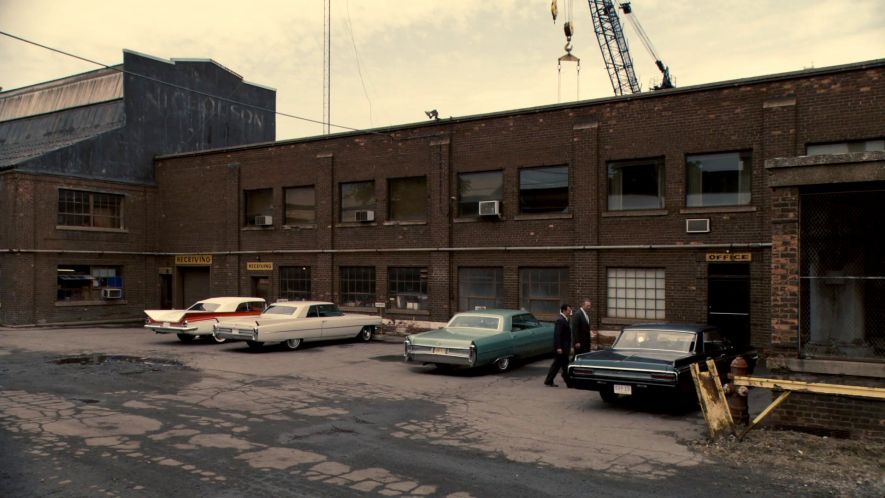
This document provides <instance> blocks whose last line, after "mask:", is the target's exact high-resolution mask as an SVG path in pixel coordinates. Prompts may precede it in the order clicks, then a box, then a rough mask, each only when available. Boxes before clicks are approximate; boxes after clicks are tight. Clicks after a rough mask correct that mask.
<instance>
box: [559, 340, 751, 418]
mask: <svg viewBox="0 0 885 498" xmlns="http://www.w3.org/2000/svg"><path fill="white" fill-rule="evenodd" d="M741 354H744V355H745V359H746V360H747V363H748V364H749V366H750V369H751V371H752V368H753V367H754V366H755V364H756V354H755V353H754V352H752V351H746V350H741V349H739V348H736V347H734V346H733V345H732V344H731V343H730V342H729V341H728V340H727V339H725V338H724V337H722V335H721V334H720V332H719V330H718V329H717V328H716V327H713V326H710V325H686V324H674V323H660V324H647V325H631V326H628V327H625V328H624V329H623V330H622V331H621V333H620V335H619V336H618V338H617V340H615V343H614V345H613V346H612V348H611V349H609V350H605V351H594V352H590V353H584V354H580V355H578V356H576V357H575V359H574V361H573V362H572V363H571V364H570V365H569V366H568V373H569V377H570V379H571V381H570V382H569V387H572V388H575V389H586V390H590V391H599V395H600V396H601V397H602V399H603V400H604V401H606V402H612V401H614V400H616V399H617V398H618V397H620V396H635V395H640V394H650V393H664V394H666V395H667V396H668V397H670V396H672V397H673V398H675V400H694V399H696V394H695V388H694V384H693V382H692V380H691V371H690V365H691V364H692V363H701V364H702V365H704V367H703V369H704V370H706V366H705V365H706V361H707V360H708V359H711V358H712V359H714V360H715V361H716V368H717V369H718V371H719V374H720V375H722V376H725V375H726V373H727V372H728V369H729V365H730V364H731V361H732V360H733V359H734V358H735V357H737V356H738V355H741Z"/></svg>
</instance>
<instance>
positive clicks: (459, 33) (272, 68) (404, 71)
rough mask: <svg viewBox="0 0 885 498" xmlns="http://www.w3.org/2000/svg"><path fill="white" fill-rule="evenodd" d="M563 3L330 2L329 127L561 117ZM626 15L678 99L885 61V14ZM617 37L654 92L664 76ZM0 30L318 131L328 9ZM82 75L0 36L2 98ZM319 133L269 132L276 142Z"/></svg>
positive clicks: (194, 13) (846, 10)
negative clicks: (554, 111)
mask: <svg viewBox="0 0 885 498" xmlns="http://www.w3.org/2000/svg"><path fill="white" fill-rule="evenodd" d="M558 4H559V11H560V19H559V20H558V21H557V23H556V24H555V25H554V24H553V21H552V19H551V16H550V0H485V1H482V0H397V1H393V0H332V81H331V84H332V104H331V113H332V123H333V124H337V125H343V126H346V127H349V128H358V129H363V128H371V127H379V126H385V125H390V124H403V123H413V122H417V121H423V120H425V119H427V118H426V117H425V115H424V111H426V110H430V109H438V110H439V114H440V117H449V116H466V115H471V114H480V113H485V112H494V111H501V110H506V109H518V108H523V107H532V106H537V105H545V104H552V103H556V102H557V71H556V59H557V58H558V57H559V56H560V55H563V53H564V50H563V45H564V43H565V38H564V35H563V32H562V22H563V18H562V15H563V13H564V12H565V10H566V8H567V4H568V0H558ZM632 4H633V11H634V13H635V15H636V16H637V18H638V19H639V21H640V22H641V23H642V25H643V27H644V28H645V31H646V33H647V34H648V36H649V38H650V39H651V40H652V43H654V46H655V48H656V49H657V51H658V53H659V55H660V56H661V58H662V59H663V61H664V62H665V63H666V64H667V65H668V66H669V67H670V71H671V73H672V75H673V77H674V81H675V83H676V85H677V86H689V85H697V84H703V83H710V82H715V81H723V80H729V79H735V78H743V77H749V76H758V75H764V74H772V73H779V72H786V71H794V70H799V69H803V68H809V67H824V66H832V65H838V64H845V63H849V62H857V61H864V60H870V59H877V58H882V57H885V1H883V0H852V1H846V0H840V1H835V0H829V1H826V0H743V1H737V0H731V1H728V0H704V1H700V0H698V1H678V0H633V2H632ZM572 5H573V7H572V10H573V14H572V15H573V22H574V24H575V28H576V32H575V37H574V39H573V44H574V51H573V52H574V54H575V55H577V56H578V57H580V58H581V59H582V64H581V73H580V98H581V99H591V98H599V97H608V96H611V95H613V92H612V88H611V84H610V83H609V80H608V77H607V74H606V71H605V67H604V65H603V62H602V58H601V56H600V51H599V47H598V45H597V44H596V38H595V36H594V34H593V28H592V22H591V19H590V9H589V7H588V5H587V2H586V1H585V0H574V1H573V4H572ZM624 24H625V33H626V36H627V39H628V43H629V44H630V51H631V54H632V55H633V60H634V64H635V66H636V71H637V74H638V76H639V81H640V83H641V84H642V86H643V88H644V89H645V88H648V87H649V86H650V84H651V83H653V82H654V81H655V80H658V79H659V73H658V71H657V69H656V68H655V67H654V61H653V59H652V58H651V57H650V56H649V54H648V53H647V51H646V50H645V48H644V47H643V45H642V44H641V42H640V41H639V38H638V36H637V35H636V34H635V33H634V32H633V31H632V29H631V27H630V26H629V25H628V23H627V22H626V21H624ZM0 31H4V32H8V33H11V34H14V35H17V36H21V37H23V38H27V39H30V40H33V41H36V42H39V43H41V44H44V45H48V46H51V47H55V48H59V49H62V50H65V51H68V52H71V53H74V54H77V55H80V56H83V57H86V58H89V59H92V60H96V61H99V62H102V63H105V64H109V65H113V64H118V63H120V62H122V59H123V54H122V50H123V49H124V48H125V49H130V50H134V51H137V52H142V53H145V54H149V55H152V56H156V57H160V58H164V59H172V58H206V59H214V60H215V61H217V62H218V63H220V64H222V65H224V66H225V67H227V68H229V69H231V70H232V71H234V72H236V73H238V74H240V75H242V76H243V77H244V79H245V80H246V81H249V82H253V83H258V84H261V85H264V86H269V87H272V88H275V89H276V90H277V110H278V111H281V112H285V113H288V114H294V115H297V116H303V117H306V118H311V119H314V120H317V121H321V120H322V117H323V109H322V95H323V92H322V90H323V0H254V1H252V2H242V1H236V2H234V1H228V0H213V1H197V0H191V1H187V0H184V1H183V0H177V1H168V0H153V1H149V2H147V1H138V2H136V1H131V0H114V1H109V0H77V1H53V0H0ZM357 54H358V56H357ZM92 69H96V67H95V66H94V65H91V64H88V63H85V62H82V61H77V60H74V59H71V58H68V57H65V56H62V55H59V54H55V53H52V52H49V51H47V50H45V49H41V48H38V47H34V46H31V45H27V44H24V43H22V42H20V41H16V40H13V39H11V38H8V37H5V36H0V86H2V87H3V88H4V89H6V90H11V89H13V88H18V87H21V86H26V85H30V84H34V83H40V82H43V81H47V80H51V79H55V78H59V77H63V76H67V75H71V74H76V73H81V72H85V71H89V70H92ZM360 73H361V74H362V78H361V76H360ZM364 88H365V89H364ZM576 97H577V77H576V72H575V68H574V66H573V65H572V66H566V67H564V68H563V71H562V100H564V101H565V100H574V99H575V98H576ZM338 130H339V131H340V129H338ZM322 131H323V128H322V125H320V124H316V123H310V122H306V121H300V120H298V119H293V118H288V117H283V116H279V117H278V118H277V139H278V140H284V139H288V138H297V137H305V136H313V135H319V134H321V133H322ZM334 131H336V128H334V127H333V132H334Z"/></svg>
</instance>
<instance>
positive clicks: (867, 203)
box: [799, 190, 885, 361]
mask: <svg viewBox="0 0 885 498" xmlns="http://www.w3.org/2000/svg"><path fill="white" fill-rule="evenodd" d="M800 210H801V220H800V251H801V253H800V257H801V272H802V273H801V289H800V296H801V309H800V318H801V319H800V329H799V330H800V341H801V345H800V346H801V349H802V354H803V356H804V357H839V358H844V359H859V360H861V359H862V360H871V359H876V360H882V361H885V229H883V228H882V226H881V223H882V220H881V218H880V217H882V216H885V190H861V191H852V192H805V193H802V195H801V197H800Z"/></svg>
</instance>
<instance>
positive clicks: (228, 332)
mask: <svg viewBox="0 0 885 498" xmlns="http://www.w3.org/2000/svg"><path fill="white" fill-rule="evenodd" d="M245 331H247V329H231V328H226V327H225V328H221V327H218V328H216V329H215V336H216V337H220V338H222V339H230V340H234V341H251V340H252V331H251V330H248V333H245Z"/></svg>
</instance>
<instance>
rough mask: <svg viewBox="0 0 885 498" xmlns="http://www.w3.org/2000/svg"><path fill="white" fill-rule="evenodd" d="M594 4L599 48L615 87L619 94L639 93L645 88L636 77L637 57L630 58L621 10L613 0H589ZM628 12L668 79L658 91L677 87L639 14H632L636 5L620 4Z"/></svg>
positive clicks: (665, 77)
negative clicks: (622, 24)
mask: <svg viewBox="0 0 885 498" xmlns="http://www.w3.org/2000/svg"><path fill="white" fill-rule="evenodd" d="M587 2H588V3H589V4H590V16H591V17H592V19H593V31H595V32H596V39H597V41H598V42H599V49H600V50H601V51H602V58H603V60H604V61H605V68H606V70H607V71H608V77H609V79H610V80H611V83H612V89H614V91H615V95H624V94H632V93H639V92H641V91H642V89H641V88H640V86H639V81H638V80H637V79H636V72H635V71H634V70H633V59H632V58H631V57H630V49H629V47H628V46H627V39H626V38H625V37H624V30H623V28H622V27H621V19H620V17H618V11H617V8H616V7H615V5H614V3H613V2H612V0H587ZM620 7H621V9H622V10H623V11H624V14H626V15H627V19H628V20H629V21H630V23H631V25H632V26H633V28H634V29H635V30H636V32H637V34H638V35H639V38H640V40H642V43H643V45H645V48H646V49H648V51H649V52H650V53H651V55H652V57H654V59H655V64H656V65H657V66H658V69H659V70H660V71H661V73H663V75H664V79H663V81H662V82H661V84H660V85H657V86H655V87H654V89H655V90H660V89H664V88H673V82H672V81H671V80H670V69H669V68H668V67H667V66H666V65H665V64H664V63H663V62H662V61H661V58H660V57H658V55H657V52H656V51H655V49H654V47H653V46H652V44H651V40H650V39H649V38H648V35H646V34H645V30H644V29H642V25H640V24H639V20H638V19H636V16H635V15H632V13H633V8H632V7H631V6H630V2H624V3H622V4H620Z"/></svg>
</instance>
